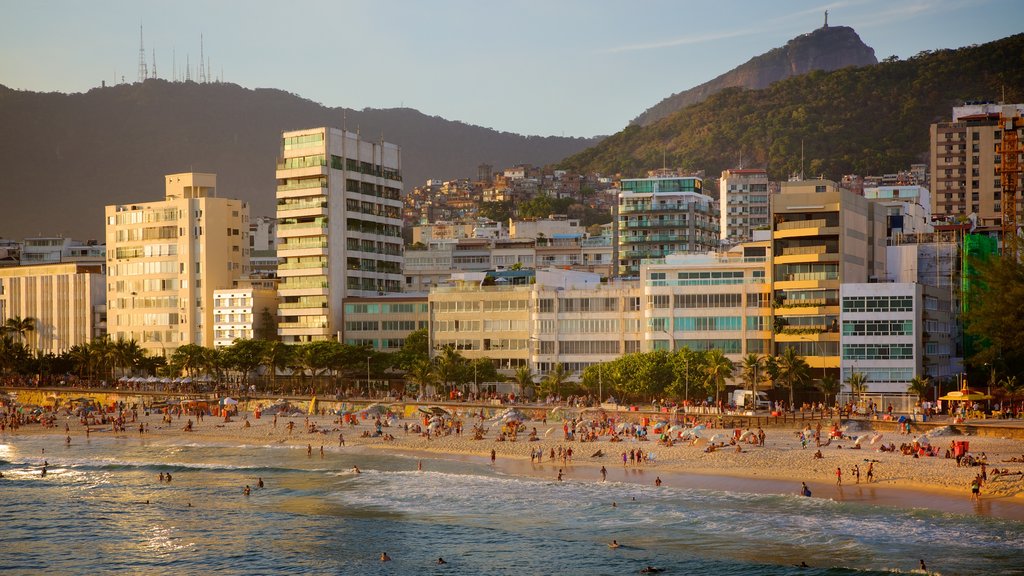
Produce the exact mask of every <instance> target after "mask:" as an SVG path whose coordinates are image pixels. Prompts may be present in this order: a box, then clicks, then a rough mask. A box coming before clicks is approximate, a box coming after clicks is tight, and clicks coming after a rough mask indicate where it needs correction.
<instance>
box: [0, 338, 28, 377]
mask: <svg viewBox="0 0 1024 576" xmlns="http://www.w3.org/2000/svg"><path fill="white" fill-rule="evenodd" d="M28 358H29V353H28V349H26V348H25V345H24V344H22V343H21V342H15V340H14V338H12V337H11V336H9V335H7V334H2V335H0V372H2V373H7V372H24V371H25V368H26V364H27V362H28Z"/></svg>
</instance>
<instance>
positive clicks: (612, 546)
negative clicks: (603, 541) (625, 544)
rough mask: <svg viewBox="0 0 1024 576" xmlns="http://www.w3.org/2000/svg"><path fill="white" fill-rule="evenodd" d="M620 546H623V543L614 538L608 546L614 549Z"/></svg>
mask: <svg viewBox="0 0 1024 576" xmlns="http://www.w3.org/2000/svg"><path fill="white" fill-rule="evenodd" d="M619 546H621V544H619V541H618V540H612V541H611V542H610V543H609V544H608V547H609V548H612V549H615V548H618V547H619Z"/></svg>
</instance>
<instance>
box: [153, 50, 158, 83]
mask: <svg viewBox="0 0 1024 576" xmlns="http://www.w3.org/2000/svg"><path fill="white" fill-rule="evenodd" d="M152 77H153V78H156V77H157V76H156V48H153V76H152Z"/></svg>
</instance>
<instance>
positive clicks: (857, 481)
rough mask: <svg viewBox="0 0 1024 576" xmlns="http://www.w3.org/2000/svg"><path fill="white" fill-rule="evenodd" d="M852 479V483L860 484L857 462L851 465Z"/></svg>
mask: <svg viewBox="0 0 1024 576" xmlns="http://www.w3.org/2000/svg"><path fill="white" fill-rule="evenodd" d="M853 479H854V484H860V466H858V465H857V464H854V465H853Z"/></svg>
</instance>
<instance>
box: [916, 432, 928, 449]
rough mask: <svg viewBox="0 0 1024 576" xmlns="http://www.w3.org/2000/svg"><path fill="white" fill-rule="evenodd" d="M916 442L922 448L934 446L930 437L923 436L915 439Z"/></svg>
mask: <svg viewBox="0 0 1024 576" xmlns="http://www.w3.org/2000/svg"><path fill="white" fill-rule="evenodd" d="M914 442H917V443H918V444H921V445H922V446H931V445H932V441H931V440H929V439H928V437H927V436H925V435H923V434H922V435H921V436H918V437H917V438H915V439H914Z"/></svg>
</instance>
